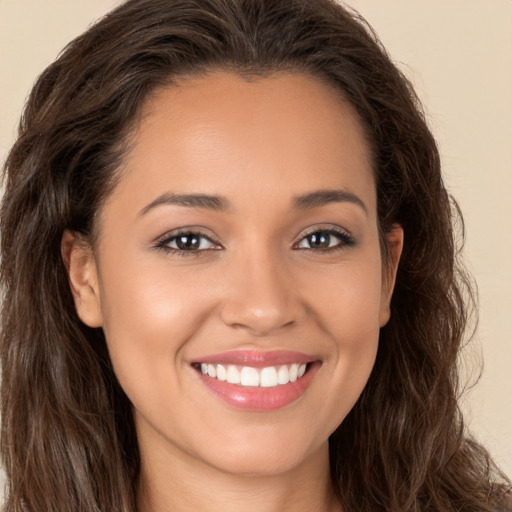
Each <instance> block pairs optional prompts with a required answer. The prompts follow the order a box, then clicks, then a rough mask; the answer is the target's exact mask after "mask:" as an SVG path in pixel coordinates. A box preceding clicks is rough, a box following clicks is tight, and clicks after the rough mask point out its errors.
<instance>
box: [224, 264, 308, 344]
mask: <svg viewBox="0 0 512 512" xmlns="http://www.w3.org/2000/svg"><path fill="white" fill-rule="evenodd" d="M278 260H279V258H277V257H276V256H275V255H272V254H266V255H260V256H258V255H254V254H253V255H252V256H251V257H247V256H246V257H241V258H239V261H237V262H234V261H231V262H230V266H229V272H228V274H229V276H226V280H225V281H224V282H225V283H226V282H227V290H226V294H225V297H226V298H225V300H224V302H223V304H222V306H221V310H220V316H221V319H222V321H223V322H224V323H225V324H226V325H228V326H230V327H233V328H238V329H243V330H246V331H247V332H248V333H249V334H251V335H253V336H258V337H260V336H267V335H270V334H272V333H274V332H276V331H279V330H282V329H284V328H286V327H291V326H293V325H296V324H298V323H299V322H300V321H301V320H302V319H303V317H304V315H305V306H304V304H303V302H302V301H301V298H300V296H299V294H298V287H297V283H296V282H294V278H293V272H292V271H291V268H290V266H287V265H286V264H285V263H284V262H282V261H278Z"/></svg>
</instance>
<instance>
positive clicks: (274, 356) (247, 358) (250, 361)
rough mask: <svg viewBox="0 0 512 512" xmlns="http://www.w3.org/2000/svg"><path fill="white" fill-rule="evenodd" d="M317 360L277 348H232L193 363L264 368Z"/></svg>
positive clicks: (306, 355)
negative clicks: (263, 350)
mask: <svg viewBox="0 0 512 512" xmlns="http://www.w3.org/2000/svg"><path fill="white" fill-rule="evenodd" d="M316 360H317V358H316V357H314V356H311V355H308V354H304V353H302V352H293V351H289V350H275V351H270V352H261V351H257V350H231V351H228V352H222V353H219V354H211V355H208V356H204V357H202V358H198V359H196V360H194V362H193V364H194V363H207V364H232V365H237V366H251V367H254V368H264V367H266V366H278V365H284V364H293V363H298V364H307V363H311V362H313V361H316Z"/></svg>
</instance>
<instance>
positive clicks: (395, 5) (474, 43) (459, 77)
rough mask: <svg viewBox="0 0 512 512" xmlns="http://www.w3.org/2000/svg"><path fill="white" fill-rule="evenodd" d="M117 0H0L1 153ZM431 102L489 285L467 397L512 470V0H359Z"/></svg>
mask: <svg viewBox="0 0 512 512" xmlns="http://www.w3.org/2000/svg"><path fill="white" fill-rule="evenodd" d="M117 3H118V2H116V1H115V0H0V162H3V160H4V158H5V155H6V153H7V150H8V148H9V146H10V145H11V144H12V142H13V140H14V137H15V128H16V125H17V121H18V117H19V115H20V112H21V109H22V106H23V103H24V100H25V98H26V95H27V94H28V92H29V90H30V87H31V84H32V83H33V81H34V79H35V78H36V76H37V75H38V74H39V73H40V72H41V71H42V70H43V69H44V67H45V66H46V65H48V64H49V63H50V62H51V61H52V60H53V59H54V58H55V56H56V55H57V53H58V52H59V50H60V49H61V48H62V47H63V46H64V44H65V43H66V42H68V41H69V40H70V39H71V38H72V37H74V36H75V35H77V34H78V33H80V32H81V31H83V30H84V29H85V28H86V27H87V26H88V25H89V24H90V23H91V22H92V21H93V20H95V19H97V18H98V17H100V16H101V15H102V14H104V13H105V12H106V11H107V10H109V9H110V8H111V7H113V6H114V5H115V4H117ZM348 3H349V4H350V5H352V6H353V7H355V8H356V9H358V10H359V11H360V12H361V14H363V15H364V16H365V17H366V18H367V19H368V20H369V21H370V23H371V24H372V25H373V27H374V28H375V29H376V31H377V33H378V34H379V35H380V37H381V39H382V41H383V43H384V45H385V46H386V47H387V48H388V50H389V52H390V54H391V56H392V58H393V59H394V60H395V61H396V62H397V63H398V65H399V67H400V68H401V69H402V70H403V71H404V72H405V73H406V75H407V76H408V77H409V78H411V79H412V81H413V82H414V83H415V85H416V87H417V90H418V92H419V94H420V96H421V98H422V100H423V101H424V102H425V104H426V107H427V111H428V115H429V120H430V125H431V127H432V129H433V131H434V133H435V134H436V136H437V139H438V141H439V144H440V148H441V153H442V158H443V162H444V170H445V174H446V178H447V183H448V186H449V188H450V190H451V191H452V193H453V194H454V195H455V196H456V198H457V199H458V200H459V202H460V205H461V207H462V210H463V212H464V214H465V218H466V224H467V245H466V250H465V254H466V260H467V262H468V264H469V266H470V268H471V270H472V272H473V274H474V276H475V277H476V279H477V282H478V284H479V290H480V304H481V311H480V326H479V330H478V333H477V336H476V339H475V340H474V341H473V342H472V343H471V344H470V346H469V349H468V354H467V355H468V359H467V360H468V361H469V364H468V365H467V366H468V367H469V368H470V369H471V368H473V369H475V368H478V364H479V358H480V356H481V354H483V358H484V361H485V367H484V372H483V376H482V378H481V380H480V382H479V384H478V385H477V386H476V387H475V388H474V389H473V390H472V391H471V392H470V394H469V395H468V396H467V398H466V399H465V400H464V403H463V408H464V410H465V412H466V415H467V419H468V421H469V424H470V427H471V429H472V431H473V432H474V433H475V435H476V436H477V437H478V438H479V439H480V440H481V441H483V442H484V443H485V444H486V445H487V446H488V448H489V449H490V450H491V452H492V453H493V454H494V456H495V458H496V459H497V461H498V462H499V463H500V464H501V465H502V467H503V468H504V469H505V471H506V472H507V473H508V474H509V476H512V442H511V440H510V436H511V427H512V398H511V395H512V337H511V331H510V327H509V325H508V322H509V320H510V319H511V318H512V229H511V228H512V198H511V196H512V152H511V151H510V148H511V146H512V0H352V1H349V2H348Z"/></svg>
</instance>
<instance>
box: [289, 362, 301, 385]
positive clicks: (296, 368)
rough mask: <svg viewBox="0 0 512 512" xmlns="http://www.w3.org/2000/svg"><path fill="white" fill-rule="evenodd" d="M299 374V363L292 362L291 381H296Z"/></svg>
mask: <svg viewBox="0 0 512 512" xmlns="http://www.w3.org/2000/svg"><path fill="white" fill-rule="evenodd" d="M298 374H299V365H298V364H292V365H291V366H290V382H295V381H296V380H297V375H298Z"/></svg>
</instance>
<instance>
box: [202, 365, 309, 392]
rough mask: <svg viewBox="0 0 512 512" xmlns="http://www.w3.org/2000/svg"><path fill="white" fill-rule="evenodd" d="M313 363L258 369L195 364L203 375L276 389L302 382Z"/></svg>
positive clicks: (219, 379)
mask: <svg viewBox="0 0 512 512" xmlns="http://www.w3.org/2000/svg"><path fill="white" fill-rule="evenodd" d="M310 366H311V363H291V364H282V365H277V366H266V367H264V368H256V367H253V366H238V365H233V364H228V365H226V364H211V363H194V365H193V367H194V368H195V369H196V370H197V371H200V372H201V373H202V374H203V375H205V376H208V377H211V378H212V379H216V380H218V381H221V382H227V383H229V384H236V385H239V386H242V387H253V388H254V387H261V388H274V387H278V386H285V385H286V384H289V383H292V382H296V381H297V380H300V379H301V378H302V377H303V376H304V374H305V373H306V372H307V371H308V369H309V367H310Z"/></svg>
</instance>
